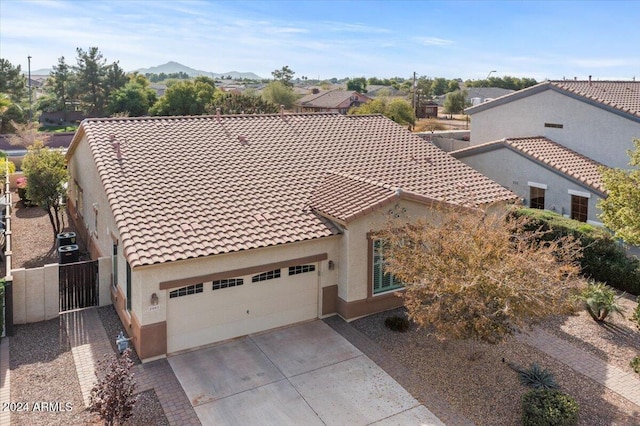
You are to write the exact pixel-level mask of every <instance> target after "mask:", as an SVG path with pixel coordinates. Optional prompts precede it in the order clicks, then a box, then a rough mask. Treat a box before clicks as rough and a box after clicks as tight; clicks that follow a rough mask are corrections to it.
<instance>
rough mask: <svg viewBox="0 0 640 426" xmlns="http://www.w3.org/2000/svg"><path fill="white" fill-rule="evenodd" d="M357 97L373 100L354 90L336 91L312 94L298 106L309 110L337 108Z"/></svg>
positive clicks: (301, 99)
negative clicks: (310, 108)
mask: <svg viewBox="0 0 640 426" xmlns="http://www.w3.org/2000/svg"><path fill="white" fill-rule="evenodd" d="M355 95H357V96H358V97H359V98H363V99H366V100H370V99H371V98H369V97H368V96H367V95H363V94H362V93H358V92H354V91H352V90H341V89H335V90H329V91H326V92H320V93H311V94H309V95H307V96H305V97H303V98H300V99H299V100H298V102H296V104H297V105H300V106H302V107H307V108H309V107H313V108H337V107H338V105H340V104H341V103H343V102H344V101H346V100H349V98H351V97H352V96H355Z"/></svg>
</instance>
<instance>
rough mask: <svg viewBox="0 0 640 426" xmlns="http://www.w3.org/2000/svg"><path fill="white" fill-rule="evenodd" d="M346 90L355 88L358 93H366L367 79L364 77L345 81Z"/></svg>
mask: <svg viewBox="0 0 640 426" xmlns="http://www.w3.org/2000/svg"><path fill="white" fill-rule="evenodd" d="M347 90H355V91H356V92H358V93H367V79H366V78H364V77H357V78H352V79H350V80H349V81H348V82H347Z"/></svg>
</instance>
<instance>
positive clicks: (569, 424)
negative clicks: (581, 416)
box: [522, 389, 579, 426]
mask: <svg viewBox="0 0 640 426" xmlns="http://www.w3.org/2000/svg"><path fill="white" fill-rule="evenodd" d="M578 411H579V406H578V403H577V402H576V401H575V399H573V398H572V397H570V396H569V395H566V394H564V393H562V392H560V391H558V390H555V389H533V390H531V391H529V392H527V393H525V394H524V395H523V396H522V425H523V426H575V425H577V424H578Z"/></svg>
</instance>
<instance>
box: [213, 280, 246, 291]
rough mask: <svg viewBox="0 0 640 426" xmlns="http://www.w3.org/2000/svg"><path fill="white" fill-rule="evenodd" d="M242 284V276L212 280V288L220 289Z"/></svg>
mask: <svg viewBox="0 0 640 426" xmlns="http://www.w3.org/2000/svg"><path fill="white" fill-rule="evenodd" d="M243 284H244V280H243V279H242V278H229V279H226V280H215V281H214V282H213V290H220V289H221V288H229V287H237V286H240V285H243Z"/></svg>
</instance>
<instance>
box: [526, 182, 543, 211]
mask: <svg viewBox="0 0 640 426" xmlns="http://www.w3.org/2000/svg"><path fill="white" fill-rule="evenodd" d="M544 193H545V190H544V189H543V188H536V187H535V186H532V187H531V188H530V189H529V207H531V208H532V209H543V210H544Z"/></svg>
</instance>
